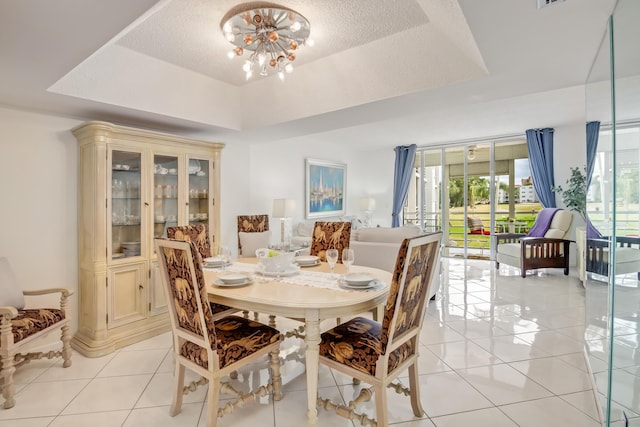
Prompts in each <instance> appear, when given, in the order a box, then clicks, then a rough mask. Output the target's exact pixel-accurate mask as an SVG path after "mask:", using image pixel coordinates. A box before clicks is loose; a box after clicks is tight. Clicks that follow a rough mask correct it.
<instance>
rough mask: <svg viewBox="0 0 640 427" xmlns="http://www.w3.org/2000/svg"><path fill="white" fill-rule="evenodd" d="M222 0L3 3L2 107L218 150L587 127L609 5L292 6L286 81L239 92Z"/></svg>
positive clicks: (607, 1)
mask: <svg viewBox="0 0 640 427" xmlns="http://www.w3.org/2000/svg"><path fill="white" fill-rule="evenodd" d="M238 3H239V2H238V1H231V0H217V1H214V0H161V1H157V0H136V1H131V0H110V1H109V2H105V1H103V0H57V1H55V2H45V1H41V0H20V1H12V0H0V58H2V66H1V67H0V104H4V105H8V106H15V107H18V108H24V109H29V110H38V111H46V112H55V113H59V114H65V115H73V116H77V117H81V118H83V119H97V120H111V121H116V122H122V123H127V124H133V125H139V126H147V127H154V128H160V129H162V130H168V131H174V132H180V133H183V134H188V135H192V136H206V137H207V138H209V139H215V140H218V141H222V142H227V143H231V144H233V143H240V142H243V141H247V142H263V141H272V140H291V141H304V140H311V141H317V142H322V141H332V142H339V143H345V144H349V145H351V146H353V147H355V148H363V149H365V148H378V147H386V146H389V147H391V146H395V145H398V144H406V143H417V144H419V145H428V144H433V143H438V142H444V141H454V140H465V139H469V138H477V137H487V136H497V135H503V134H509V133H522V132H523V131H524V130H525V129H526V128H530V127H539V126H559V125H562V124H565V123H576V122H580V121H584V86H583V85H584V83H585V81H586V79H587V74H588V72H589V67H590V64H591V62H592V61H593V59H594V56H595V53H596V50H597V48H598V46H599V44H600V41H601V39H602V34H603V33H604V30H605V27H606V20H607V17H608V15H609V14H610V13H611V11H612V9H613V6H614V4H615V0H568V1H566V2H562V3H558V4H556V5H553V6H550V7H547V8H545V9H537V7H536V1H535V0H483V1H479V0H458V1H456V0H395V1H390V0H349V1H337V0H314V1H303V0H288V1H281V2H280V4H282V5H284V6H286V7H290V8H292V9H295V10H297V11H298V12H300V13H301V14H303V15H304V16H305V17H306V18H307V19H308V20H309V21H310V23H311V37H312V38H313V39H314V41H315V45H314V46H313V47H304V48H303V49H301V50H300V51H299V52H298V59H297V60H296V69H295V71H294V73H292V74H290V75H287V79H286V81H285V82H284V83H281V82H280V80H279V79H278V78H277V77H276V76H270V77H267V78H260V77H259V76H256V77H254V79H252V80H251V81H249V82H247V81H245V79H244V73H243V72H242V70H241V65H242V61H241V60H240V59H239V58H235V59H234V60H229V59H228V58H227V55H226V54H227V52H228V51H229V50H230V49H231V47H232V45H231V44H229V43H227V42H226V40H225V39H224V37H223V36H222V33H221V30H220V20H221V18H222V16H223V15H224V14H225V13H226V12H227V11H228V10H229V9H231V8H232V7H234V6H236V5H237V4H238Z"/></svg>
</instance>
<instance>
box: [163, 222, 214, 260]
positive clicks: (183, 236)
mask: <svg viewBox="0 0 640 427" xmlns="http://www.w3.org/2000/svg"><path fill="white" fill-rule="evenodd" d="M167 237H168V238H170V239H176V240H183V241H185V242H192V243H194V244H195V245H196V249H197V250H198V252H199V253H200V256H201V257H202V258H208V257H210V256H212V254H211V241H210V240H209V227H207V226H206V224H194V225H176V226H173V227H167Z"/></svg>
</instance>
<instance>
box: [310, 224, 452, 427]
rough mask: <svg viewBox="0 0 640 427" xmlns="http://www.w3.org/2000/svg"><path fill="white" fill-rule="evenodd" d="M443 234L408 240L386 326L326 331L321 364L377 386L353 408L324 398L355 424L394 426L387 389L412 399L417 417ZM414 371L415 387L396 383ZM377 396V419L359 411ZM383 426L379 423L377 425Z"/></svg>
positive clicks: (359, 322) (364, 323)
mask: <svg viewBox="0 0 640 427" xmlns="http://www.w3.org/2000/svg"><path fill="white" fill-rule="evenodd" d="M441 240H442V232H437V233H433V234H429V235H422V236H417V237H412V238H408V239H405V240H404V241H403V242H402V245H401V246H400V250H399V252H398V257H397V260H396V266H395V270H394V273H393V276H392V281H391V285H390V289H389V296H388V298H387V303H386V306H385V311H384V319H383V321H382V323H379V322H375V321H373V320H370V319H368V318H365V317H355V318H353V319H351V320H349V321H347V322H345V323H343V324H340V325H338V326H337V327H335V328H333V329H331V330H329V331H327V332H325V333H323V334H322V335H321V343H320V363H321V364H323V365H326V366H327V367H329V368H331V369H334V370H337V371H340V372H342V373H344V374H346V375H348V376H350V377H352V378H354V379H356V380H360V381H363V382H365V383H367V384H371V385H372V387H371V388H370V389H369V388H362V389H361V390H360V394H359V395H358V396H357V397H356V398H355V399H354V400H353V401H352V402H349V404H348V405H346V406H345V405H343V404H341V403H334V402H331V401H330V400H329V399H323V398H319V399H318V401H319V403H320V406H321V407H323V408H325V409H328V410H334V411H335V412H336V413H337V414H338V415H340V416H343V417H345V418H348V419H351V420H355V421H356V423H355V424H357V425H372V426H374V425H378V426H387V425H389V420H388V415H387V397H386V392H387V388H392V389H393V390H395V391H396V392H397V393H400V394H404V395H406V396H409V397H410V399H411V407H412V410H413V414H414V415H415V416H416V417H422V416H423V415H424V410H423V409H422V404H421V402H420V384H419V379H418V378H419V377H418V356H419V339H420V330H421V328H422V323H423V321H424V314H425V310H426V307H427V295H429V294H430V290H429V288H430V287H431V286H433V284H434V279H435V277H436V276H437V275H438V267H437V266H438V261H439V257H440V244H441ZM405 369H408V370H409V372H408V373H409V387H408V388H407V387H405V386H403V385H402V384H400V383H399V382H395V383H394V381H395V380H396V379H397V378H398V376H399V375H400V374H402V373H404V372H405ZM373 395H375V401H376V420H372V419H370V418H369V417H368V416H367V415H366V414H364V413H358V412H357V405H358V404H360V403H362V402H366V401H368V400H370V399H371V397H372V396H373ZM376 422H377V424H376Z"/></svg>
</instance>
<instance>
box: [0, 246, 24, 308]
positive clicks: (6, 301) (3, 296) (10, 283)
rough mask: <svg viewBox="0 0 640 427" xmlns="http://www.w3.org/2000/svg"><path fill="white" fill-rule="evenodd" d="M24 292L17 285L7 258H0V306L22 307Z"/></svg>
mask: <svg viewBox="0 0 640 427" xmlns="http://www.w3.org/2000/svg"><path fill="white" fill-rule="evenodd" d="M24 304H25V302H24V294H23V293H22V289H20V287H19V286H18V281H17V280H16V276H15V275H14V274H13V270H12V269H11V265H9V260H8V259H7V258H5V257H1V258H0V306H11V307H15V308H17V309H18V310H21V309H23V308H24Z"/></svg>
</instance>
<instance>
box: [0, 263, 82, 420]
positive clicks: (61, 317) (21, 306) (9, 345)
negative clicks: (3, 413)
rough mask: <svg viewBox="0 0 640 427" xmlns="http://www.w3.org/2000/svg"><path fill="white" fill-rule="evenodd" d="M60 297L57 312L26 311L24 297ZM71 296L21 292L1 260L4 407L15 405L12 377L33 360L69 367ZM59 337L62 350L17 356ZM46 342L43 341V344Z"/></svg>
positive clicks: (49, 291)
mask: <svg viewBox="0 0 640 427" xmlns="http://www.w3.org/2000/svg"><path fill="white" fill-rule="evenodd" d="M52 293H59V294H60V307H59V308H25V298H24V297H25V296H36V295H46V294H52ZM72 294H73V292H72V291H71V290H69V289H64V288H52V289H42V290H37V291H36V290H33V291H21V290H20V287H19V286H18V282H17V280H16V277H15V275H14V274H13V271H12V270H11V266H10V265H9V261H8V260H7V259H6V258H0V319H1V323H0V358H1V359H0V363H1V366H2V370H1V371H0V376H1V377H2V380H3V383H2V396H3V397H4V407H5V408H6V409H8V408H12V407H13V406H14V405H15V403H16V402H15V398H14V395H15V384H14V383H13V374H14V372H15V371H16V368H17V367H20V366H21V365H23V364H25V363H29V361H31V360H33V359H41V358H43V357H46V358H48V359H51V358H54V357H62V359H63V360H64V362H63V363H62V367H64V368H68V367H69V366H71V345H70V341H71V335H70V334H69V323H70V322H71V315H70V313H69V304H68V298H69V296H70V295H72ZM53 332H56V333H59V334H60V340H61V341H62V350H51V351H48V352H27V353H20V352H21V351H23V349H26V348H28V347H29V346H31V347H33V345H34V344H35V343H37V342H38V341H41V342H42V341H43V338H44V337H46V336H47V335H49V334H50V333H53ZM45 342H46V341H45Z"/></svg>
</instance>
